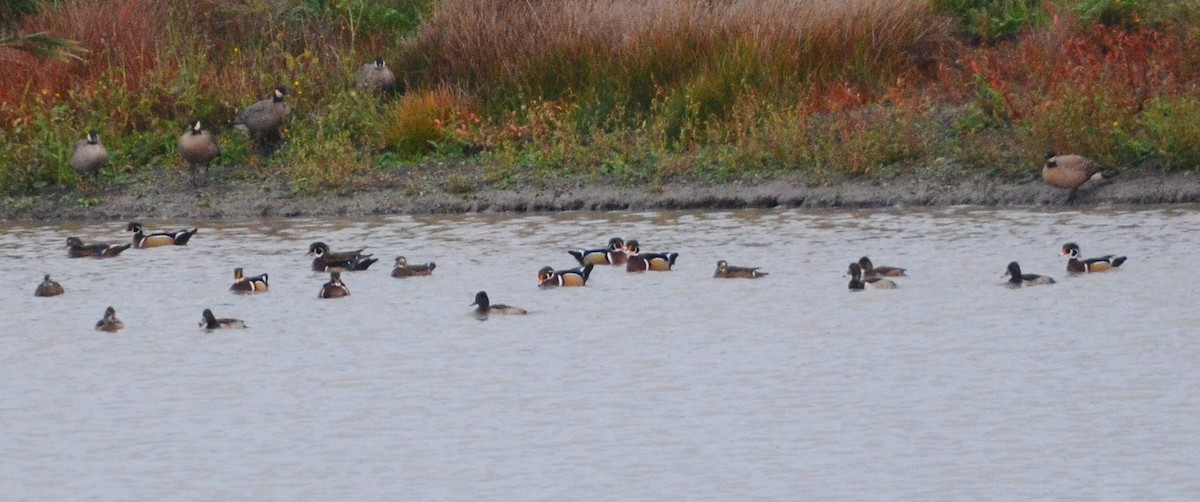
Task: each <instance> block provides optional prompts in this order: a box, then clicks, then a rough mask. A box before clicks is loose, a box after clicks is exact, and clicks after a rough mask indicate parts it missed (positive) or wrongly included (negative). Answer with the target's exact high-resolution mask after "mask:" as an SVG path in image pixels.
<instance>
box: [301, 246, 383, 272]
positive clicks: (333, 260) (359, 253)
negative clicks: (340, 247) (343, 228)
mask: <svg viewBox="0 0 1200 502" xmlns="http://www.w3.org/2000/svg"><path fill="white" fill-rule="evenodd" d="M363 249H365V248H363ZM308 254H309V255H316V258H313V262H312V269H313V270H314V271H316V272H331V271H335V270H336V271H339V272H353V271H361V270H366V269H367V268H368V267H370V266H371V264H372V263H375V262H377V261H379V258H371V255H370V254H363V250H362V249H358V250H355V251H342V252H338V253H335V252H332V251H330V250H329V245H328V244H325V243H324V242H320V241H317V242H314V243H312V244H310V245H309V246H308Z"/></svg>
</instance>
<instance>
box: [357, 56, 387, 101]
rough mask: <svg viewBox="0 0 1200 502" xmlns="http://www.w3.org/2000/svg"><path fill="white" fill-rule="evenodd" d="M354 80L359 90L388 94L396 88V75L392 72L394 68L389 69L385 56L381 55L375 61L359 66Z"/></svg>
mask: <svg viewBox="0 0 1200 502" xmlns="http://www.w3.org/2000/svg"><path fill="white" fill-rule="evenodd" d="M354 82H355V84H356V85H357V86H358V89H359V90H362V91H366V92H370V93H374V94H386V93H390V92H392V91H394V90H395V89H396V75H394V74H392V70H390V69H388V67H387V65H386V64H384V62H383V58H382V57H379V56H375V62H374V63H367V64H364V65H362V66H361V67H359V69H358V72H357V73H355V74H354Z"/></svg>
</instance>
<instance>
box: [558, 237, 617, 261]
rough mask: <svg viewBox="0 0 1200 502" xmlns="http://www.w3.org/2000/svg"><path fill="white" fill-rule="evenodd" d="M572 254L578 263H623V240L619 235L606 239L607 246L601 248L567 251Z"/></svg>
mask: <svg viewBox="0 0 1200 502" xmlns="http://www.w3.org/2000/svg"><path fill="white" fill-rule="evenodd" d="M567 253H570V255H571V256H574V257H575V259H576V260H577V261H579V265H581V266H582V265H624V264H625V262H626V258H627V256H626V254H625V241H624V240H623V239H621V238H620V237H613V238H612V239H609V240H608V247H607V248H603V249H576V250H574V251H567Z"/></svg>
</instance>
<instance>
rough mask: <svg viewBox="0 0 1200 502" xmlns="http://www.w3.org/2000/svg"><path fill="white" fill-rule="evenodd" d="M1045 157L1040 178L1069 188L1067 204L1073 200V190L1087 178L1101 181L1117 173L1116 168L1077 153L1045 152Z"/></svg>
mask: <svg viewBox="0 0 1200 502" xmlns="http://www.w3.org/2000/svg"><path fill="white" fill-rule="evenodd" d="M1045 158H1046V163H1045V164H1043V165H1042V179H1043V180H1045V181H1046V184H1048V185H1050V186H1052V187H1056V188H1062V189H1066V190H1070V191H1071V194H1070V195H1068V196H1067V203H1068V204H1070V203H1071V202H1072V201H1074V200H1075V191H1076V190H1078V189H1079V187H1080V186H1082V185H1083V184H1084V183H1087V182H1088V180H1094V181H1102V180H1107V179H1110V178H1113V177H1115V176H1116V175H1117V170H1116V169H1113V168H1112V167H1109V166H1108V165H1105V164H1103V163H1100V162H1096V161H1094V160H1091V159H1088V158H1086V157H1082V156H1079V155H1058V154H1057V153H1054V152H1046V157H1045Z"/></svg>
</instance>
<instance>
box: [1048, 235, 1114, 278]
mask: <svg viewBox="0 0 1200 502" xmlns="http://www.w3.org/2000/svg"><path fill="white" fill-rule="evenodd" d="M1062 255H1066V256H1067V257H1068V259H1067V272H1075V273H1078V272H1103V271H1105V270H1108V269H1110V268H1117V267H1119V266H1121V264H1122V263H1125V257H1124V256H1114V255H1111V254H1108V255H1104V256H1101V257H1098V258H1088V259H1086V260H1080V259H1079V256H1080V253H1079V245H1078V244H1075V243H1074V242H1068V243H1066V244H1063V247H1062V251H1061V252H1060V253H1059V256H1062Z"/></svg>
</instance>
